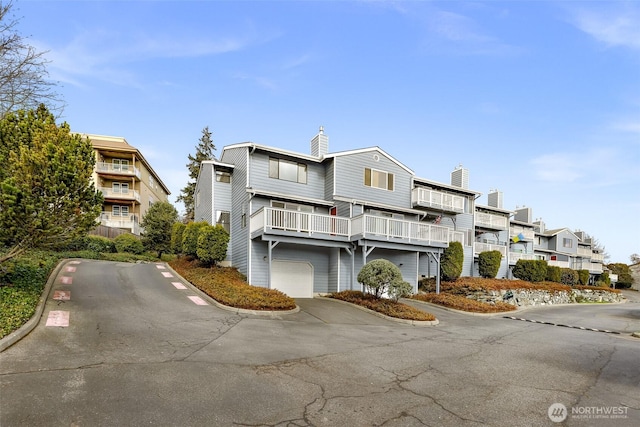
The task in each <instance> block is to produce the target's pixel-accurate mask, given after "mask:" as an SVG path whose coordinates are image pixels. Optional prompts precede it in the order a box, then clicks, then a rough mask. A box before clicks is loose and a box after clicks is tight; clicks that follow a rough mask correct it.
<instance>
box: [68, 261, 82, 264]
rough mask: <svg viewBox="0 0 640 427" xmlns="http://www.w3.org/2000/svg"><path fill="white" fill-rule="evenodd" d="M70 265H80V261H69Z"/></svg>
mask: <svg viewBox="0 0 640 427" xmlns="http://www.w3.org/2000/svg"><path fill="white" fill-rule="evenodd" d="M69 264H80V261H69Z"/></svg>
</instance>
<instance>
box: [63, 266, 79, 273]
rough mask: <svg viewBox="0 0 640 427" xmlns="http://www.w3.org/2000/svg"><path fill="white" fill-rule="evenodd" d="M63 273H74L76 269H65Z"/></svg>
mask: <svg viewBox="0 0 640 427" xmlns="http://www.w3.org/2000/svg"><path fill="white" fill-rule="evenodd" d="M64 271H68V272H69V273H75V271H76V267H66V268H65V269H64Z"/></svg>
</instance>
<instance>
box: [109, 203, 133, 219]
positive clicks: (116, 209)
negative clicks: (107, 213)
mask: <svg viewBox="0 0 640 427" xmlns="http://www.w3.org/2000/svg"><path fill="white" fill-rule="evenodd" d="M111 215H113V216H120V217H126V216H129V206H120V205H113V206H112V207H111Z"/></svg>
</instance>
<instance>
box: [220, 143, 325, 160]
mask: <svg viewBox="0 0 640 427" xmlns="http://www.w3.org/2000/svg"><path fill="white" fill-rule="evenodd" d="M234 148H249V149H252V150H260V151H264V152H267V153H275V154H281V155H284V156H288V157H293V158H296V159H302V160H305V161H307V162H315V163H321V162H322V157H315V156H312V155H310V154H304V153H297V152H295V151H290V150H284V149H282V148H276V147H271V146H268V145H262V144H256V143H254V142H240V143H238V144H231V145H227V146H225V147H224V148H223V149H222V155H221V156H220V158H222V157H223V156H224V152H225V150H231V149H234Z"/></svg>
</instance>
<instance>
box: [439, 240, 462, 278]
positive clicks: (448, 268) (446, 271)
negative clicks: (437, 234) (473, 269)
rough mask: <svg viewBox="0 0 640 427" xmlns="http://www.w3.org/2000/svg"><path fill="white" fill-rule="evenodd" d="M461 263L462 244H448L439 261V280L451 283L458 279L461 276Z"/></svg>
mask: <svg viewBox="0 0 640 427" xmlns="http://www.w3.org/2000/svg"><path fill="white" fill-rule="evenodd" d="M463 262H464V250H463V248H462V243H460V242H451V243H449V247H447V248H445V249H444V252H443V253H442V258H441V259H440V278H441V279H442V280H445V281H447V282H453V281H455V280H456V279H458V278H459V277H460V275H461V274H462V264H463Z"/></svg>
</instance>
